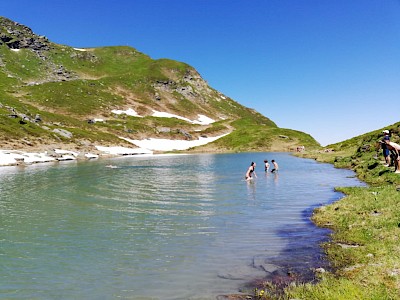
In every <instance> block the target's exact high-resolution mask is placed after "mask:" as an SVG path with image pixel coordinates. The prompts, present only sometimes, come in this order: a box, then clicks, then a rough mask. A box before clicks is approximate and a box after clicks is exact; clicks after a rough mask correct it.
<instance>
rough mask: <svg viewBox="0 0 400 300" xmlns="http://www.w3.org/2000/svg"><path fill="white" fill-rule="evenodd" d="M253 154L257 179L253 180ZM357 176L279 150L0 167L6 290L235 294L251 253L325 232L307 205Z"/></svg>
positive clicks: (0, 260) (16, 294) (2, 284)
mask: <svg viewBox="0 0 400 300" xmlns="http://www.w3.org/2000/svg"><path fill="white" fill-rule="evenodd" d="M264 159H269V160H271V159H275V160H277V161H278V163H279V165H280V168H281V170H280V172H279V174H271V173H269V174H265V173H264V170H263V167H262V161H263V160H264ZM251 161H255V162H257V164H258V166H257V168H256V172H257V175H258V178H257V179H255V180H254V181H253V182H251V183H248V182H245V181H244V179H243V178H244V173H245V172H246V170H247V168H248V166H249V164H250V162H251ZM110 164H112V165H114V166H116V167H117V168H110V167H109V165H110ZM353 175H354V174H353V173H352V172H350V171H347V170H338V169H334V168H333V167H332V166H331V165H328V164H320V163H317V162H315V161H313V160H307V159H299V158H296V157H293V156H290V155H287V154H282V153H245V154H219V155H208V154H207V155H179V156H153V157H124V158H118V159H109V160H106V159H104V160H99V161H90V162H81V163H76V162H72V163H61V164H51V165H33V166H29V167H26V168H18V167H4V168H0V193H1V194H0V217H1V219H0V228H1V232H0V298H1V299H215V297H216V296H217V295H220V294H226V293H236V292H237V291H238V289H239V288H240V287H241V286H242V285H243V284H244V283H246V282H248V281H249V280H250V279H253V278H262V277H263V276H264V275H265V271H263V270H261V269H260V268H255V267H254V259H255V258H257V257H263V258H264V257H276V256H279V255H281V253H282V251H284V249H287V247H288V244H289V243H290V239H292V238H293V236H295V237H296V238H299V239H303V240H304V239H306V240H307V239H310V242H312V241H314V240H313V238H312V236H315V235H323V234H325V231H323V230H322V229H321V230H320V229H316V228H314V227H313V226H312V224H311V223H310V222H309V221H308V218H307V213H305V211H306V212H307V211H310V208H311V207H315V206H316V205H321V204H326V203H329V202H332V201H334V200H337V199H339V198H340V197H341V196H342V195H341V194H339V193H335V192H334V191H333V188H334V187H335V186H349V185H359V184H360V183H359V182H358V181H357V180H356V179H355V178H351V176H353ZM296 228H301V230H299V231H298V232H297V233H296V230H293V229H296ZM304 228H308V229H309V230H310V231H311V232H312V235H309V236H308V235H307V233H305V231H308V229H307V230H304ZM319 230H320V231H319ZM293 232H294V233H293Z"/></svg>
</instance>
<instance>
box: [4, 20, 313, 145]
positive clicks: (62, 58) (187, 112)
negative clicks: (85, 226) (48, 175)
mask: <svg viewBox="0 0 400 300" xmlns="http://www.w3.org/2000/svg"><path fill="white" fill-rule="evenodd" d="M0 92H1V95H2V96H1V98H0V143H1V145H2V146H1V148H3V149H4V148H14V149H18V148H21V147H28V148H32V149H33V148H43V147H44V146H50V145H54V144H63V145H64V146H65V145H70V146H71V147H73V148H76V147H78V148H79V147H86V148H90V147H93V146H94V145H96V144H97V145H98V144H101V145H115V146H116V145H121V146H122V145H125V146H127V142H126V141H124V140H122V139H121V138H120V137H124V138H129V139H143V138H150V137H152V138H166V139H196V138H198V137H200V136H217V135H221V134H224V133H228V132H231V134H229V135H227V136H226V137H224V138H223V139H221V140H218V141H216V142H214V143H213V144H212V145H208V147H204V148H203V151H205V150H208V151H248V150H255V151H269V150H280V151H287V150H289V149H290V148H293V147H295V146H297V145H304V146H306V147H318V146H319V144H318V143H317V142H316V141H315V140H314V139H313V138H312V137H311V136H309V135H308V134H304V133H302V132H299V131H294V130H290V129H281V128H278V127H277V126H276V124H275V123H274V122H273V121H271V120H270V119H268V118H267V117H265V116H263V115H261V114H260V113H258V112H256V111H254V110H253V109H249V108H247V107H244V106H242V105H240V104H239V103H237V102H236V101H234V100H233V99H231V98H229V97H227V96H225V95H223V94H221V93H220V92H218V91H216V90H215V89H213V88H211V87H210V86H209V85H208V84H207V83H206V81H204V80H203V79H202V78H201V76H200V75H199V74H198V72H197V71H196V70H195V69H194V68H192V67H191V66H189V65H187V64H185V63H182V62H177V61H173V60H169V59H159V60H154V59H151V58H150V57H149V56H147V55H145V54H143V53H141V52H139V51H137V50H136V49H134V48H131V47H102V48H90V49H89V48H88V49H76V48H72V47H69V46H65V45H58V44H55V43H52V42H51V41H49V40H48V39H47V38H46V37H44V36H38V35H36V34H34V33H33V32H32V30H31V29H29V28H28V27H26V26H24V25H21V24H18V23H15V22H13V21H11V20H9V19H7V18H4V17H0ZM127 109H133V110H134V111H135V112H137V114H138V115H140V117H134V116H128V115H126V114H116V113H113V112H112V111H113V110H127ZM154 111H158V112H167V113H170V114H174V115H178V116H181V117H185V118H187V119H190V120H197V119H198V118H199V115H204V116H207V117H208V118H211V119H213V120H215V121H216V122H214V123H212V124H209V125H200V124H193V123H192V122H188V121H185V120H181V119H177V118H160V117H154V116H152V115H153V113H154ZM60 132H61V134H60ZM63 133H64V134H63ZM65 133H67V134H65ZM129 146H132V145H131V144H129Z"/></svg>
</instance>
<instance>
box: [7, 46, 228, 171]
mask: <svg viewBox="0 0 400 300" xmlns="http://www.w3.org/2000/svg"><path fill="white" fill-rule="evenodd" d="M75 50H78V51H86V50H85V49H78V48H75ZM112 113H115V114H118V115H119V114H126V115H129V116H134V117H141V116H140V115H138V113H137V112H136V111H135V110H133V109H132V108H129V109H127V110H112ZM153 116H154V117H163V118H178V119H181V120H185V121H187V122H190V123H192V124H200V125H209V124H211V123H213V122H215V121H214V120H213V119H211V118H209V117H207V116H205V115H201V114H199V115H198V119H197V120H190V119H188V118H185V117H181V116H178V115H174V114H170V113H166V112H160V111H156V110H153ZM96 120H97V119H96ZM98 121H104V120H103V119H101V120H100V119H98ZM225 135H226V134H224V135H220V136H216V137H210V138H199V139H198V140H168V139H153V138H151V139H144V140H131V139H128V138H123V137H121V139H124V140H126V141H128V142H130V143H132V144H134V145H136V146H137V147H139V148H126V147H104V146H96V149H97V150H98V151H101V152H103V153H104V154H105V155H153V151H174V150H187V149H189V148H192V147H196V146H202V145H205V144H208V143H211V142H213V141H215V140H217V139H219V138H221V137H223V136H225ZM53 151H54V153H55V154H56V155H54V153H53V155H51V154H49V153H47V151H45V152H43V153H33V152H23V151H17V150H1V149H0V166H16V165H20V164H25V165H26V164H33V163H42V162H54V161H63V160H76V159H78V156H79V157H85V158H86V159H93V158H98V157H99V155H97V154H91V153H78V152H74V151H67V150H62V149H54V150H53Z"/></svg>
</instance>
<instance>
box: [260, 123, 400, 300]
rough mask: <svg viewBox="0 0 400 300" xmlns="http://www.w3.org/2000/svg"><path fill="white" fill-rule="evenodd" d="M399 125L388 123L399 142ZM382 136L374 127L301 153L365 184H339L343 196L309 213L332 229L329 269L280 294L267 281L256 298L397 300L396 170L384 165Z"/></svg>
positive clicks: (399, 210)
mask: <svg viewBox="0 0 400 300" xmlns="http://www.w3.org/2000/svg"><path fill="white" fill-rule="evenodd" d="M399 125H400V124H399V123H397V124H394V125H393V126H392V128H391V129H393V136H392V140H393V141H395V142H397V143H399V142H400V135H399V130H398V129H399V128H400V127H399ZM380 135H381V131H376V132H372V133H369V134H366V135H364V136H360V137H357V138H354V139H352V140H348V141H345V142H343V143H339V144H335V145H331V146H330V147H329V148H325V149H323V150H316V151H309V152H306V153H303V154H301V156H303V157H307V158H313V159H315V160H317V161H321V162H327V163H332V164H334V165H335V167H338V168H349V169H352V170H354V171H355V172H356V174H357V176H358V177H359V178H360V179H361V180H363V181H364V182H366V183H367V184H368V186H366V187H349V188H341V187H338V188H337V190H338V191H340V192H343V193H344V194H346V197H344V198H343V199H341V200H340V201H337V202H335V203H333V204H330V205H326V206H323V207H320V208H317V209H315V211H314V212H313V215H312V220H313V222H314V223H315V224H316V225H318V226H320V227H325V228H329V229H331V230H332V234H331V236H330V240H329V242H326V243H324V244H323V245H321V246H322V247H323V249H324V250H325V253H326V256H327V259H328V260H329V262H330V268H329V269H320V270H317V272H316V274H317V275H316V277H317V279H318V280H317V282H312V283H306V284H300V283H295V282H292V283H291V284H290V285H289V286H288V287H286V288H285V289H284V291H283V292H280V293H276V287H272V286H271V285H270V284H269V283H265V285H264V287H263V286H261V287H258V289H257V290H256V295H255V299H329V300H331V299H343V300H345V299H346V300H348V299H377V300H378V299H379V300H381V299H400V174H395V173H394V167H393V166H391V167H385V166H384V159H383V156H382V151H381V150H380V148H379V144H378V143H377V141H378V140H379V139H380Z"/></svg>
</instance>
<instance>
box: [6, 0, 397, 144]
mask: <svg viewBox="0 0 400 300" xmlns="http://www.w3.org/2000/svg"><path fill="white" fill-rule="evenodd" d="M0 15H1V16H4V17H7V18H10V19H12V20H14V21H17V22H19V23H22V24H24V25H27V26H28V27H30V28H32V29H33V31H34V32H35V33H37V34H40V35H45V36H47V37H48V38H49V39H50V40H52V41H53V42H56V43H60V44H65V45H69V46H73V47H97V46H110V45H129V46H132V47H134V48H136V49H137V50H139V51H141V52H143V53H145V54H148V55H150V56H151V57H152V58H155V59H156V58H170V59H174V60H178V61H183V62H186V63H188V64H189V65H191V66H193V67H194V68H196V69H197V71H199V73H200V74H201V75H202V77H203V78H204V79H205V80H207V81H208V83H209V84H210V85H211V86H212V87H213V88H215V89H217V90H219V91H220V92H222V93H224V94H226V95H227V96H229V97H231V98H232V99H234V100H236V101H238V102H239V103H241V104H243V105H245V106H247V107H251V108H254V109H256V110H257V111H259V112H260V113H262V114H263V115H265V116H267V117H269V118H270V119H271V120H273V121H274V122H275V123H277V125H278V126H279V127H282V128H291V129H296V130H300V131H304V132H307V133H309V134H311V135H312V136H313V137H314V138H315V139H317V141H319V142H320V143H321V144H322V145H326V144H330V143H334V142H339V141H343V140H345V139H348V138H351V137H354V136H357V135H359V134H363V133H366V132H369V131H372V130H375V129H379V128H383V127H385V126H387V125H391V124H393V123H395V122H398V121H400V0H334V1H324V0H113V1H105V0H64V1H60V0H52V1H48V0H31V1H28V0H18V1H11V0H10V1H1V3H0Z"/></svg>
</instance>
